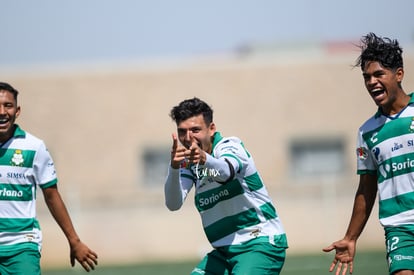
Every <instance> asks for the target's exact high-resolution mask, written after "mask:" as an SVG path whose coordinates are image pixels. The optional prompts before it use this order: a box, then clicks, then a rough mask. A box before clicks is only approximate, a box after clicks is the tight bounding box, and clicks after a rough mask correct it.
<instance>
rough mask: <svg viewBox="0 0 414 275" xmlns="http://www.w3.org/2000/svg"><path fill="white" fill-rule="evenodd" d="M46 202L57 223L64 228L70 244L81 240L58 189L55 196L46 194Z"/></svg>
mask: <svg viewBox="0 0 414 275" xmlns="http://www.w3.org/2000/svg"><path fill="white" fill-rule="evenodd" d="M45 202H46V205H47V207H48V208H49V211H50V213H51V215H52V216H53V218H54V219H55V221H56V223H57V224H58V225H59V227H60V228H61V229H62V231H63V234H64V235H65V236H66V238H67V240H68V242H69V243H70V244H73V243H76V242H79V241H80V239H79V236H78V235H77V233H76V231H75V228H74V226H73V223H72V220H71V218H70V216H69V212H68V210H67V208H66V206H65V204H64V202H63V200H62V198H61V196H60V194H59V193H58V192H57V191H56V192H55V194H54V195H53V196H51V195H49V196H48V195H46V196H45Z"/></svg>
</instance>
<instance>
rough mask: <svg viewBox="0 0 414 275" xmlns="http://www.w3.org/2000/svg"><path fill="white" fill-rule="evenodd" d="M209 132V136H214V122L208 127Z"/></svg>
mask: <svg viewBox="0 0 414 275" xmlns="http://www.w3.org/2000/svg"><path fill="white" fill-rule="evenodd" d="M208 129H209V131H210V136H211V137H212V136H214V134H215V133H216V130H217V129H216V124H214V122H212V123H210V126H209V127H208Z"/></svg>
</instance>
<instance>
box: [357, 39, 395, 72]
mask: <svg viewBox="0 0 414 275" xmlns="http://www.w3.org/2000/svg"><path fill="white" fill-rule="evenodd" d="M359 48H360V49H361V55H360V56H359V57H358V59H357V61H356V63H355V67H358V66H360V67H361V70H364V68H365V64H366V63H367V62H370V61H377V62H379V63H380V64H381V65H382V66H383V67H384V68H387V69H391V70H393V71H395V70H396V69H398V68H403V58H402V52H403V50H402V48H401V47H400V45H399V44H398V41H397V40H392V39H390V38H388V37H379V36H377V35H375V34H374V33H372V32H371V33H369V34H367V35H366V36H363V37H362V39H361V45H360V46H359Z"/></svg>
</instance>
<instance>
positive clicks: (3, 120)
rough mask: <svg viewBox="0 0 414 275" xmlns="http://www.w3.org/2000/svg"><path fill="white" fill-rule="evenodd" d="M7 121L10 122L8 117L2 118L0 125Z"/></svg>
mask: <svg viewBox="0 0 414 275" xmlns="http://www.w3.org/2000/svg"><path fill="white" fill-rule="evenodd" d="M7 122H9V119H8V118H0V125H2V124H6V123H7Z"/></svg>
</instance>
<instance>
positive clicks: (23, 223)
mask: <svg viewBox="0 0 414 275" xmlns="http://www.w3.org/2000/svg"><path fill="white" fill-rule="evenodd" d="M56 183H57V178H56V172H55V167H54V164H53V161H52V159H51V156H50V154H49V152H48V151H47V149H46V146H45V144H44V142H43V141H42V140H40V139H38V138H36V137H34V136H33V135H31V134H29V133H27V132H25V131H23V130H22V129H21V128H20V127H19V126H17V125H16V129H15V132H14V135H13V137H12V138H10V139H9V140H8V141H7V142H5V143H4V144H2V145H1V147H0V256H6V255H8V254H9V253H12V252H14V251H16V250H20V249H26V248H32V249H37V250H39V251H40V249H41V243H42V235H41V231H40V226H39V223H38V221H37V219H36V188H37V187H38V186H39V187H41V188H46V187H50V186H53V185H55V184H56Z"/></svg>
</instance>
